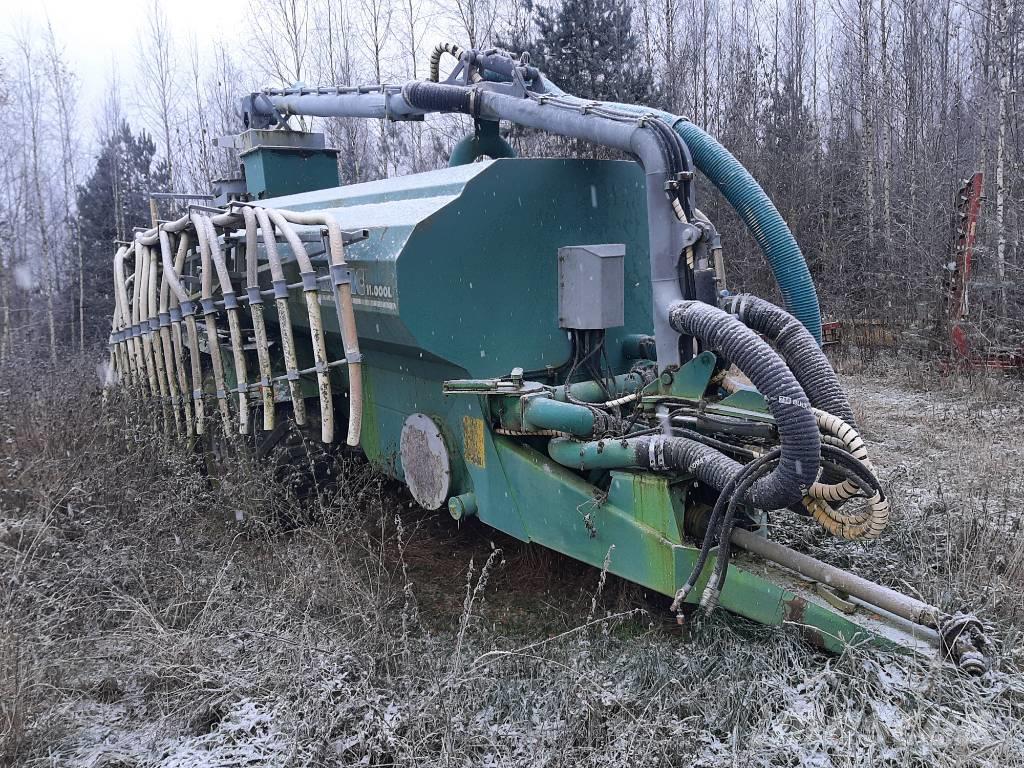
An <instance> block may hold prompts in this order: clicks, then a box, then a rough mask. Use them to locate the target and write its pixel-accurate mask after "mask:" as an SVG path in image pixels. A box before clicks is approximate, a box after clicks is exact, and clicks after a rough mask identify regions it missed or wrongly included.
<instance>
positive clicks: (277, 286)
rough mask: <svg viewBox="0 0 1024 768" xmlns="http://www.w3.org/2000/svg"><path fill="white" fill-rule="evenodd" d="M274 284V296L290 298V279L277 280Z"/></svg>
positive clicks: (276, 297)
mask: <svg viewBox="0 0 1024 768" xmlns="http://www.w3.org/2000/svg"><path fill="white" fill-rule="evenodd" d="M272 285H273V286H274V298H275V299H287V298H288V281H287V280H275V281H274V282H273V283H272Z"/></svg>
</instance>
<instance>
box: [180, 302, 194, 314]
mask: <svg viewBox="0 0 1024 768" xmlns="http://www.w3.org/2000/svg"><path fill="white" fill-rule="evenodd" d="M195 313H196V308H195V305H193V304H192V302H191V301H183V302H181V316H182V317H192V315H194V314H195Z"/></svg>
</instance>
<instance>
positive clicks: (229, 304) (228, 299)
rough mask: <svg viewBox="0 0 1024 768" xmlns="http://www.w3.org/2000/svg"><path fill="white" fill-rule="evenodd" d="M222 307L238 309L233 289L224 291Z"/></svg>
mask: <svg viewBox="0 0 1024 768" xmlns="http://www.w3.org/2000/svg"><path fill="white" fill-rule="evenodd" d="M224 309H238V300H237V299H236V298H235V292H234V291H224Z"/></svg>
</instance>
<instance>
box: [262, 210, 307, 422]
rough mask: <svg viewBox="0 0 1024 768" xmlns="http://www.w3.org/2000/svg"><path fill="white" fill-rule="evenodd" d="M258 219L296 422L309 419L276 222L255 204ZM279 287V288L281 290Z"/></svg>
mask: <svg viewBox="0 0 1024 768" xmlns="http://www.w3.org/2000/svg"><path fill="white" fill-rule="evenodd" d="M253 211H254V213H255V214H256V220H257V221H258V222H259V224H260V230H261V231H262V232H263V242H264V244H265V245H266V247H267V260H268V261H269V262H270V277H271V279H272V280H273V282H274V305H275V306H276V307H277V323H278V327H279V328H280V329H281V350H282V352H283V353H284V366H285V373H286V374H287V378H288V391H289V393H290V394H291V398H292V414H293V415H294V417H295V423H296V424H299V425H302V424H305V423H306V404H305V402H304V401H303V399H302V390H301V389H300V388H299V363H298V360H297V359H296V356H295V336H294V334H293V333H292V318H291V313H290V312H289V311H288V290H287V287H286V283H285V279H284V269H283V268H282V267H281V255H280V254H279V253H278V252H277V237H276V236H275V234H274V225H273V224H271V223H270V217H269V216H268V215H267V211H266V209H265V208H254V209H253ZM279 288H280V290H279Z"/></svg>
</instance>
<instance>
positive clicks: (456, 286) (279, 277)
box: [111, 45, 989, 674]
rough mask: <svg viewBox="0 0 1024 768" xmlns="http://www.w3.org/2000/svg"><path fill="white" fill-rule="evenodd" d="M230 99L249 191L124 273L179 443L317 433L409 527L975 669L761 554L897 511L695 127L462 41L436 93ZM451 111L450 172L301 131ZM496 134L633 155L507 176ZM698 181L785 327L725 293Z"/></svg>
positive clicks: (768, 311)
mask: <svg viewBox="0 0 1024 768" xmlns="http://www.w3.org/2000/svg"><path fill="white" fill-rule="evenodd" d="M445 55H449V56H451V57H452V58H453V59H454V60H455V65H454V68H453V70H452V73H451V75H450V76H449V77H448V78H447V79H446V80H444V81H440V78H439V76H438V73H439V62H440V60H441V58H442V57H443V56H445ZM242 103H243V117H244V128H245V130H244V132H243V133H241V134H240V135H239V136H237V137H234V139H233V140H234V143H235V146H236V148H237V149H238V150H239V152H240V156H241V159H242V163H243V166H244V179H243V180H238V181H236V182H231V183H225V184H224V185H223V186H222V189H221V190H220V193H221V197H220V199H218V200H217V203H216V205H215V206H213V207H199V206H192V207H191V208H189V209H188V212H187V214H186V215H185V216H183V217H182V218H180V219H178V220H175V221H168V222H163V223H160V224H159V225H158V226H156V227H154V228H152V229H149V230H147V231H141V232H138V233H137V234H136V236H135V238H134V240H133V241H132V242H131V243H127V244H124V245H122V247H121V248H120V249H119V250H118V251H117V253H116V255H115V256H114V285H115V289H116V290H115V295H116V306H115V308H114V319H113V328H112V336H111V354H112V358H113V363H114V366H115V368H116V370H117V372H118V374H119V380H120V381H121V382H122V383H123V384H124V385H126V386H131V387H133V388H135V389H136V390H137V391H139V392H141V393H143V394H144V395H146V396H149V397H152V398H153V399H154V400H159V401H160V402H161V404H162V405H161V407H162V409H163V412H164V420H165V424H166V425H167V427H168V429H170V430H175V429H176V430H177V432H178V433H179V434H181V435H189V436H192V435H211V434H213V433H215V432H217V433H221V434H225V433H241V434H242V435H249V436H251V440H252V442H253V443H254V444H259V445H265V444H267V443H268V441H270V442H272V441H273V440H275V439H280V436H281V435H282V434H283V433H285V432H287V431H288V430H294V429H295V428H298V429H301V430H308V431H311V432H313V433H315V434H316V436H317V438H318V439H319V440H321V441H322V442H323V443H326V444H330V443H333V442H338V443H340V442H342V441H345V442H347V444H348V445H349V446H353V447H358V448H359V450H361V452H362V453H363V454H365V456H366V458H367V459H368V460H369V461H370V462H372V463H373V464H375V465H377V466H379V467H380V468H381V469H383V470H384V471H386V472H388V473H390V474H392V475H394V476H395V477H396V478H397V479H399V480H401V481H403V482H404V483H405V484H406V485H407V486H408V488H409V490H410V492H411V494H412V496H413V497H414V498H415V499H416V501H417V502H418V503H419V504H421V505H422V506H423V507H425V508H427V509H431V510H435V509H442V508H446V509H447V510H448V512H449V513H450V514H451V515H452V517H453V518H455V519H456V520H461V519H462V518H467V517H476V518H478V519H479V520H480V521H481V522H482V523H485V524H487V525H489V526H491V527H493V528H496V529H498V530H500V531H502V532H504V533H506V534H508V535H510V536H513V537H516V538H518V539H521V540H523V541H534V542H537V543H539V544H541V545H543V546H545V547H549V548H551V549H553V550H556V551H558V552H561V553H563V554H565V555H568V556H570V557H573V558H576V559H578V560H582V561H583V562H586V563H589V564H591V565H594V566H598V567H600V566H602V564H603V563H605V561H606V558H607V563H608V569H609V570H610V571H611V572H612V573H615V574H617V575H619V576H621V577H622V578H625V579H628V580H630V581H633V582H635V583H637V584H640V585H643V586H644V587H645V588H647V589H650V590H655V591H657V592H660V593H662V594H664V595H667V596H670V597H672V598H674V601H673V605H672V608H673V610H675V611H679V612H683V611H685V610H690V609H692V607H693V606H694V605H696V604H699V606H700V608H701V609H703V610H705V611H711V610H714V609H715V608H716V607H718V606H720V607H722V608H725V609H728V610H730V611H733V612H735V613H737V614H740V615H742V616H745V617H748V618H750V619H752V620H754V621H758V622H762V623H765V624H772V625H781V624H784V623H791V624H794V625H798V626H800V627H801V628H802V629H803V630H804V632H805V633H806V635H807V636H808V638H809V639H810V640H811V641H812V642H814V643H816V644H818V645H820V646H822V647H824V648H826V649H829V650H832V651H839V650H841V649H842V648H843V647H844V646H846V645H848V644H851V643H861V642H864V641H869V642H875V643H878V644H880V645H884V646H888V647H893V646H895V647H909V648H913V649H915V650H921V651H925V652H937V653H940V654H942V655H943V656H944V657H946V658H948V659H949V660H950V661H951V662H952V663H954V664H957V665H959V667H960V668H962V669H964V670H965V671H967V672H970V673H973V674H980V673H982V672H984V671H985V669H986V668H987V666H988V655H989V654H988V650H989V648H988V641H987V640H986V637H985V633H984V630H983V627H982V625H981V624H980V623H979V622H978V620H977V619H975V618H973V617H972V616H970V615H967V614H962V613H956V614H949V613H945V612H943V611H941V610H939V609H938V608H936V607H934V606H931V605H928V604H926V603H923V602H921V601H919V600H916V599H914V598H912V597H909V596H906V595H903V594H899V593H897V592H895V591H893V590H891V589H888V588H885V587H883V586H880V585H878V584H874V583H872V582H869V581H867V580H865V579H862V578H860V577H858V576H855V575H854V574H852V573H849V572H847V571H843V570H840V569H838V568H835V567H832V566H830V565H827V564H825V563H823V562H820V561H818V560H815V559H814V558H811V557H808V556H806V555H803V554H801V553H799V552H796V551H794V550H792V549H790V548H787V547H785V546H782V545H780V544H778V543H776V542H773V541H772V540H771V539H770V538H769V537H768V535H767V530H768V521H769V519H771V520H772V521H773V524H774V525H776V526H777V525H783V524H785V523H786V522H787V521H789V520H792V519H793V518H794V517H795V516H802V517H804V518H807V519H810V520H813V521H816V522H817V523H818V524H820V525H821V526H823V527H824V528H825V529H826V530H828V532H829V533H831V534H834V535H835V536H839V537H842V538H845V539H871V538H874V537H877V536H878V535H879V534H880V533H881V532H882V530H883V529H884V528H885V526H886V524H887V522H888V517H889V502H888V500H887V498H886V495H885V493H884V491H883V490H882V488H881V486H880V484H879V482H878V480H877V478H876V476H875V473H874V470H873V468H872V465H871V461H870V459H869V456H868V450H867V448H866V446H865V444H864V441H863V440H862V439H861V436H860V435H859V434H858V428H857V423H856V419H855V417H854V413H853V410H852V409H851V407H850V403H849V401H848V399H847V397H846V394H845V393H844V391H843V389H842V387H841V386H840V385H839V382H838V380H837V377H836V375H835V373H834V371H833V370H832V367H831V365H830V364H829V361H828V360H827V359H826V357H825V355H824V354H823V352H822V350H821V347H820V343H819V342H820V336H821V318H820V313H819V309H818V301H817V296H816V294H815V290H814V285H813V283H812V281H811V277H810V274H809V273H808V270H807V266H806V264H805V262H804V259H803V257H802V255H801V253H800V250H799V248H798V246H797V244H796V242H795V241H794V239H793V236H792V235H791V233H790V232H789V229H788V228H787V227H786V224H785V222H784V221H783V220H782V218H781V217H780V215H779V213H778V211H777V210H776V209H775V207H774V206H773V205H772V203H771V202H770V201H769V200H768V198H767V196H766V195H765V193H764V192H763V191H762V190H761V188H760V187H759V186H758V185H757V183H756V182H755V181H754V179H753V178H752V177H751V176H750V174H749V173H748V172H747V171H746V170H745V169H744V168H743V167H742V165H740V163H739V162H738V161H737V160H736V159H735V158H734V157H733V156H732V155H731V154H729V152H728V151H726V150H725V149H724V148H723V147H722V146H721V145H720V144H719V143H718V142H716V141H715V140H714V139H713V138H712V137H711V136H709V135H708V134H707V133H705V132H704V131H702V130H701V129H700V128H698V127H697V126H695V125H694V124H693V123H691V122H689V121H688V120H686V119H685V118H681V117H677V116H675V115H671V114H667V113H664V112H659V111H656V110H652V109H648V108H646V107H641V106H634V105H628V104H618V103H611V102H601V101H585V100H582V99H579V98H576V97H574V96H572V95H570V94H569V93H566V92H564V91H562V90H561V89H559V88H558V87H557V86H556V85H554V84H553V83H551V82H550V81H548V80H547V79H546V78H545V77H544V75H543V73H542V72H540V71H539V70H538V69H537V68H535V67H533V66H531V65H530V64H529V63H528V61H527V59H526V57H525V56H524V57H518V58H516V57H512V56H510V55H509V54H508V53H506V52H503V51H500V50H494V49H491V50H485V51H478V50H463V49H460V48H458V47H457V46H454V45H444V46H439V47H438V48H437V49H436V50H435V51H434V54H433V56H432V60H431V78H430V79H429V80H426V81H413V82H408V83H405V84H404V85H396V86H391V85H377V86H361V87H352V88H349V87H331V88H305V87H302V88H299V87H296V88H291V89H284V90H266V91H263V92H260V93H254V94H251V95H249V96H246V97H245V98H244V99H243V102H242ZM440 112H448V113H459V114H463V115H468V116H470V117H471V118H472V120H473V125H474V132H473V135H471V136H469V137H467V138H465V139H463V140H462V141H461V142H460V143H459V144H458V145H457V146H456V147H455V150H454V152H453V153H452V160H451V164H450V166H449V167H448V168H444V169H441V170H436V171H431V172H428V173H420V174H414V175H409V176H404V177H400V178H391V179H385V180H381V181H375V182H370V183H365V184H355V185H352V186H338V172H337V167H338V166H337V157H336V153H335V152H334V151H333V150H331V149H328V148H327V147H325V144H324V138H323V136H322V135H320V134H315V133H307V132H302V131H295V130H291V129H290V128H289V126H288V118H289V117H290V116H293V115H307V116H319V117H368V118H386V119H390V120H420V119H423V116H424V115H426V114H428V113H440ZM503 121H504V122H506V123H511V124H514V125H518V126H523V127H527V128H530V129H534V130H537V131H544V132H547V133H549V134H552V135H555V136H562V137H570V138H573V139H577V140H583V141H587V142H591V143H593V144H595V145H599V146H601V147H605V148H607V149H609V150H612V151H613V152H614V153H617V154H619V155H620V156H622V157H625V158H628V159H625V160H587V159H519V158H516V157H515V153H514V152H513V151H512V148H511V147H510V146H509V145H508V144H507V143H506V142H505V140H504V139H503V138H502V137H501V135H500V133H499V125H500V124H501V122H503ZM697 172H700V173H702V174H704V176H706V177H707V178H708V179H709V180H710V181H711V182H712V183H713V184H715V185H716V186H717V187H718V189H719V190H720V191H721V192H722V194H723V195H724V197H725V198H726V199H727V200H728V201H729V202H730V203H731V204H732V205H733V206H734V207H735V209H736V212H737V213H738V214H739V216H740V218H741V219H742V220H743V221H744V222H745V224H746V225H747V227H748V228H749V230H750V232H751V234H752V235H753V237H754V238H755V239H756V241H757V242H758V244H759V245H760V247H761V249H762V250H763V252H764V255H765V257H766V259H767V261H768V263H769V265H770V267H771V269H772V272H773V273H774V275H775V277H776V279H777V281H778V285H779V289H780V292H781V295H782V296H783V299H784V303H785V308H780V307H777V306H775V305H773V304H771V303H770V302H768V301H765V300H763V299H760V298H757V297H755V296H751V295H733V294H730V293H729V292H728V291H727V290H726V289H725V281H724V266H723V249H722V245H721V240H720V238H719V235H718V232H717V231H716V229H715V226H714V224H713V222H711V221H710V220H709V219H708V217H707V216H705V215H704V214H703V213H702V212H701V210H700V208H699V207H698V201H697V199H696V195H695V189H694V186H695V185H694V178H695V174H696V173H697Z"/></svg>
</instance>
